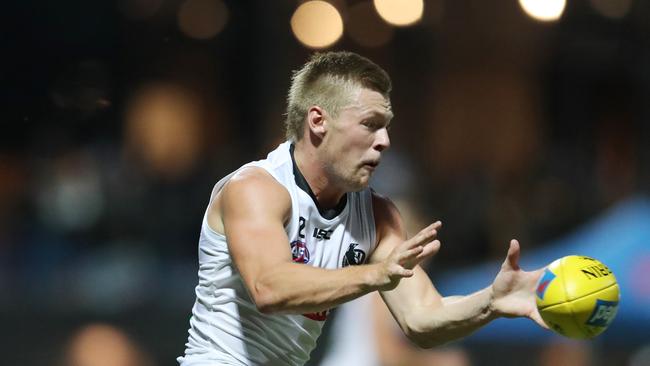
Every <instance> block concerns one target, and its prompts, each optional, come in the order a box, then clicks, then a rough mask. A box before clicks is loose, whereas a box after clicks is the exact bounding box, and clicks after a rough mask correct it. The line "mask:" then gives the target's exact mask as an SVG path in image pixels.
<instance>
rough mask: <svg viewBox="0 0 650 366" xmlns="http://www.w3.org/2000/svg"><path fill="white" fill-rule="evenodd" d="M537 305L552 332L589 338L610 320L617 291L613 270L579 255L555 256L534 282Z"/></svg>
mask: <svg viewBox="0 0 650 366" xmlns="http://www.w3.org/2000/svg"><path fill="white" fill-rule="evenodd" d="M536 295H537V296H536V298H537V309H538V310H539V313H540V315H541V316H542V319H544V322H546V324H547V325H548V326H549V327H550V328H551V329H553V330H554V331H555V332H557V333H559V334H561V335H563V336H566V337H569V338H578V339H584V338H593V337H595V336H597V335H599V334H600V333H602V332H603V331H604V330H605V329H607V327H608V326H609V325H610V324H611V322H612V320H614V317H615V316H616V311H617V310H618V303H619V300H620V293H619V288H618V283H617V282H616V277H614V273H612V271H611V270H610V269H609V268H607V266H605V265H604V264H603V263H601V262H600V261H598V260H596V259H594V258H590V257H585V256H579V255H570V256H566V257H563V258H560V259H557V260H555V261H554V262H553V263H551V264H550V265H549V266H548V267H547V268H546V269H545V271H544V274H543V275H542V277H541V278H540V279H539V282H538V283H537V291H536Z"/></svg>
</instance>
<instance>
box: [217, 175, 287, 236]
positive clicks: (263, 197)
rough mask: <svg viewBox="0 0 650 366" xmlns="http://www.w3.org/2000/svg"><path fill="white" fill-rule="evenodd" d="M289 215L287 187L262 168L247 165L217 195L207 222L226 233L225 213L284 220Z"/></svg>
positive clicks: (226, 214) (235, 216)
mask: <svg viewBox="0 0 650 366" xmlns="http://www.w3.org/2000/svg"><path fill="white" fill-rule="evenodd" d="M290 214H291V197H290V196H289V192H288V191H287V189H286V188H285V187H284V186H283V185H282V184H280V182H278V181H277V180H276V179H275V178H274V177H273V176H271V174H270V173H269V172H267V171H266V170H264V169H263V168H259V167H246V168H243V169H241V170H240V171H238V172H237V173H235V175H233V176H232V177H231V178H230V180H228V182H227V183H226V184H225V185H224V187H223V188H222V189H221V191H220V192H219V193H218V194H217V195H216V196H215V198H214V200H213V201H212V203H211V204H210V209H209V211H208V222H209V224H210V227H212V228H213V229H214V230H215V231H217V232H220V233H224V224H223V220H224V218H225V217H226V216H229V217H231V218H237V219H246V220H254V219H264V220H266V219H270V220H274V221H275V220H281V222H282V223H284V222H286V220H288V219H289V216H290Z"/></svg>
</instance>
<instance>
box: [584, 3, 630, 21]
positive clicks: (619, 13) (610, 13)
mask: <svg viewBox="0 0 650 366" xmlns="http://www.w3.org/2000/svg"><path fill="white" fill-rule="evenodd" d="M591 6H592V7H593V8H594V9H595V10H596V11H597V12H598V13H599V14H601V15H602V16H604V17H607V18H612V19H621V18H623V17H624V16H625V15H627V13H628V12H629V11H630V8H631V7H632V0H591Z"/></svg>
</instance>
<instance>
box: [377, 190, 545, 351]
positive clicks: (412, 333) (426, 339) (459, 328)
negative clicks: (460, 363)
mask: <svg viewBox="0 0 650 366" xmlns="http://www.w3.org/2000/svg"><path fill="white" fill-rule="evenodd" d="M373 207H374V210H375V220H376V225H377V229H378V234H379V235H380V242H379V245H378V247H377V250H376V251H375V252H374V253H373V256H372V257H371V263H372V262H376V261H381V260H383V258H384V257H385V256H386V255H388V253H390V250H391V248H393V247H394V246H396V245H399V243H401V242H402V241H404V240H405V237H406V233H405V230H404V228H403V224H402V220H401V218H400V216H399V212H398V211H397V208H395V206H394V205H393V204H392V203H391V202H390V201H389V200H387V199H385V198H383V197H379V196H375V197H374V200H373ZM510 249H511V250H510V251H509V253H508V258H507V259H506V263H504V266H503V267H502V272H500V273H499V276H502V277H501V280H499V276H497V279H496V280H495V283H494V284H493V285H492V286H489V287H487V288H484V289H482V290H480V291H478V292H475V293H473V294H471V295H467V296H451V297H448V298H445V297H442V296H441V295H440V293H438V291H437V290H436V288H435V287H434V286H433V284H432V283H431V281H430V280H429V277H428V276H427V274H426V273H425V272H424V271H423V270H422V269H421V268H420V267H419V266H416V267H415V268H414V274H413V276H412V277H411V278H408V279H404V280H402V281H400V283H399V285H398V286H397V287H396V288H395V289H393V290H391V291H382V292H381V296H382V298H383V299H384V302H385V303H386V304H387V306H388V308H389V309H390V311H391V313H392V314H393V317H394V318H395V319H396V320H397V322H398V323H399V325H400V327H401V328H402V330H403V331H404V333H405V334H406V335H407V336H408V337H409V338H410V339H411V340H412V341H414V342H415V343H416V344H418V345H419V346H421V347H425V348H429V347H433V346H436V345H439V344H444V343H447V342H449V341H452V340H455V339H458V338H462V337H464V336H467V335H469V334H471V333H472V332H474V331H475V330H477V329H479V328H480V327H482V326H483V325H485V324H487V323H488V322H490V321H491V320H493V319H495V318H497V317H499V316H529V317H531V318H533V319H534V320H535V321H537V322H538V323H540V325H542V326H544V325H543V322H542V321H541V318H539V314H537V313H536V309H533V308H534V299H532V297H531V296H532V293H533V291H532V289H533V288H534V283H535V281H536V279H537V278H538V277H539V275H540V274H541V273H538V272H535V273H532V272H531V273H524V272H521V271H519V272H518V274H517V275H518V276H526V277H525V281H524V280H523V279H521V278H519V280H520V281H519V282H517V283H516V284H515V285H517V286H520V287H521V288H519V287H518V288H511V287H512V286H511V287H507V286H508V285H510V284H509V283H508V284H505V285H506V287H504V286H502V285H504V282H506V281H505V280H504V279H503V276H504V275H508V274H511V272H510V270H511V269H512V268H510V267H511V264H513V260H514V262H516V260H517V258H516V256H517V255H518V244H517V247H516V248H515V249H513V247H512V246H511V248H510ZM515 252H516V253H515ZM514 264H515V265H516V263H514ZM505 267H508V268H505ZM504 269H505V270H506V271H505V272H504ZM516 269H517V270H518V267H517V268H516ZM522 273H523V275H522ZM497 280H499V281H498V282H497ZM495 284H497V285H498V286H495ZM513 293H514V294H515V295H518V296H519V297H518V298H514V299H513V298H512V294H513ZM506 295H507V296H511V297H507V296H506ZM531 300H532V302H531ZM517 301H519V302H517ZM504 303H505V304H507V306H509V307H513V305H514V307H517V305H521V306H520V307H518V308H517V309H515V310H513V309H508V311H503V309H504V308H505V307H504V306H503V305H504ZM531 304H532V306H533V308H531Z"/></svg>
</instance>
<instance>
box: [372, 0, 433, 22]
mask: <svg viewBox="0 0 650 366" xmlns="http://www.w3.org/2000/svg"><path fill="white" fill-rule="evenodd" d="M373 3H374V5H375V10H377V13H378V14H379V16H380V17H382V19H384V20H385V21H386V22H387V23H389V24H392V25H396V26H400V27H404V26H407V25H412V24H415V23H417V22H418V21H420V19H422V14H423V13H424V1H423V0H373Z"/></svg>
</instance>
